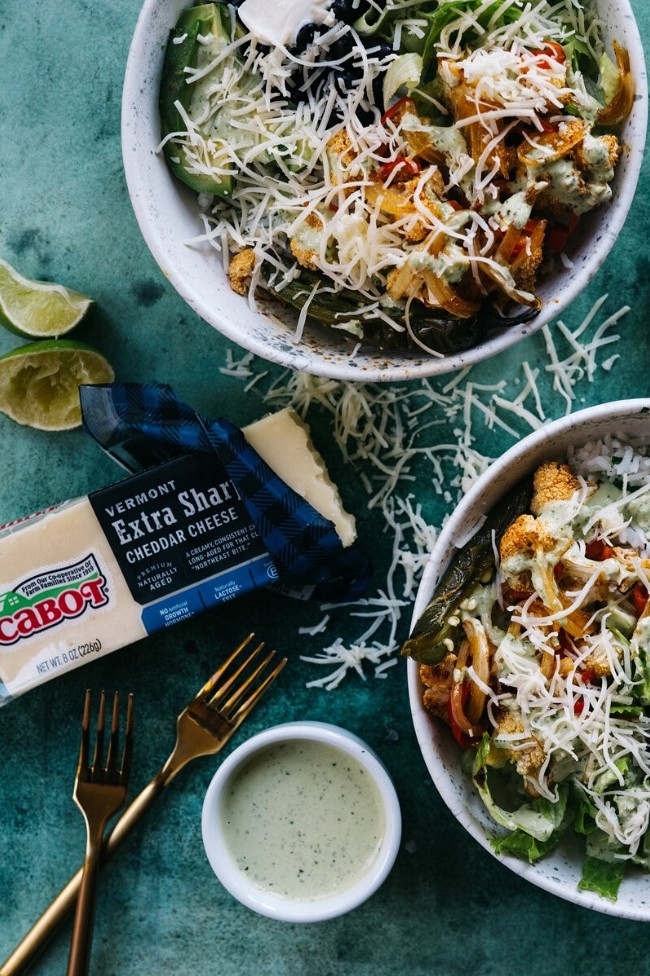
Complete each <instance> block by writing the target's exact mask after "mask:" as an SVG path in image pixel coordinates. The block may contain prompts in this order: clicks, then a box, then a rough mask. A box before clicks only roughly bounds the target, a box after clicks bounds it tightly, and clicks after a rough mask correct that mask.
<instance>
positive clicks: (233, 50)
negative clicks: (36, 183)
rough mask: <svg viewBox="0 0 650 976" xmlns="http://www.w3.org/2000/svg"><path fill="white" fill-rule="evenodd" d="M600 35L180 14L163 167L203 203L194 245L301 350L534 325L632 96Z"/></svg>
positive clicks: (571, 0)
mask: <svg viewBox="0 0 650 976" xmlns="http://www.w3.org/2000/svg"><path fill="white" fill-rule="evenodd" d="M601 27H602V24H601V23H600V22H599V21H598V19H597V16H596V12H595V8H594V7H592V6H591V0H583V2H579V0H446V2H441V0H385V2H381V3H380V2H377V0H294V2H289V0H277V2H275V3H269V2H268V0H244V2H242V3H240V4H225V3H208V4H201V5H199V6H194V7H189V8H188V9H186V10H185V11H183V13H182V14H181V16H180V19H179V21H178V23H177V24H176V27H175V29H174V30H173V31H172V32H171V35H170V38H169V43H168V46H167V51H166V57H165V62H164V67H163V75H162V81H161V88H160V116H161V131H162V142H161V146H160V149H161V151H162V152H164V155H165V158H166V160H167V162H168V164H169V166H170V168H171V170H172V171H173V173H174V174H175V175H176V176H177V177H178V178H179V179H180V180H182V181H183V182H184V183H186V184H187V185H188V186H189V187H191V188H192V189H193V190H195V191H196V192H197V193H198V194H199V203H200V207H201V215H202V221H203V229H202V230H203V232H202V233H200V231H201V228H200V225H197V238H196V240H197V241H209V242H210V243H211V244H212V245H214V247H215V249H216V250H217V251H218V252H220V255H221V260H222V262H223V265H224V267H225V269H226V272H227V274H228V278H229V281H230V285H231V287H232V288H233V289H234V291H236V292H238V293H240V294H242V295H245V296H248V300H249V302H250V303H251V305H252V306H253V307H256V302H257V301H258V300H259V299H260V298H267V297H268V296H271V297H272V298H274V299H277V300H280V302H283V303H284V302H286V303H288V304H289V305H291V306H292V307H294V308H296V309H299V314H298V324H297V338H299V337H300V334H301V332H302V329H303V328H304V326H305V324H306V322H307V321H318V322H320V323H322V324H324V325H326V326H328V327H330V328H331V329H333V330H337V334H338V335H339V336H345V337H348V338H349V339H350V341H351V342H353V343H357V344H364V345H368V346H371V347H373V346H374V347H379V348H385V349H402V350H404V349H413V348H417V349H418V350H424V351H425V352H427V353H431V354H432V355H444V354H446V353H451V352H458V351H460V350H463V349H467V348H470V347H471V346H474V345H476V344H477V343H478V342H480V341H482V340H483V339H484V338H485V337H486V336H487V335H489V334H490V333H491V332H493V331H494V330H495V329H499V328H503V327H506V326H507V325H509V324H513V323H515V322H522V321H526V320H527V319H529V318H532V317H534V316H535V315H536V314H537V312H538V310H539V308H540V299H539V297H538V294H537V285H538V281H539V280H540V278H541V277H542V276H545V275H548V274H552V273H553V271H554V269H560V270H561V269H562V267H563V264H564V265H567V266H569V265H570V260H569V258H568V257H567V256H566V251H567V249H568V248H569V246H570V242H571V240H572V235H576V228H578V227H579V225H580V223H581V221H583V219H584V216H585V214H588V212H589V211H590V210H593V209H594V208H596V207H599V206H601V205H603V204H606V203H607V201H608V199H609V198H610V197H611V194H612V186H611V184H612V180H613V178H614V174H615V168H616V164H617V160H618V158H619V155H620V153H621V148H622V147H621V144H620V141H619V135H617V131H618V130H619V128H620V124H621V123H622V122H623V121H624V120H625V119H626V117H627V116H628V115H629V113H630V111H631V108H632V103H633V100H634V84H633V79H632V77H631V71H630V63H629V56H628V54H627V51H626V50H625V49H624V48H623V47H622V46H620V45H619V44H617V43H616V42H614V44H613V48H612V50H611V51H606V50H605V48H604V44H603V41H602V33H601ZM619 134H620V133H619ZM567 242H569V243H567ZM190 243H191V242H190Z"/></svg>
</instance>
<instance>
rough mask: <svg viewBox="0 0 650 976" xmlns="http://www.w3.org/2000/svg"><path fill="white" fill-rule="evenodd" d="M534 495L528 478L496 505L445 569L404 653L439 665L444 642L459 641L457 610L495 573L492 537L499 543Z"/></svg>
mask: <svg viewBox="0 0 650 976" xmlns="http://www.w3.org/2000/svg"><path fill="white" fill-rule="evenodd" d="M531 495H532V483H531V482H530V480H529V479H526V480H525V481H522V482H519V483H518V484H517V485H515V487H514V488H513V489H512V490H511V491H510V492H508V494H507V495H505V496H504V497H503V498H502V499H501V500H500V501H499V502H498V503H497V504H496V505H494V506H493V508H492V509H491V510H490V513H489V515H488V517H487V519H486V520H485V522H484V523H483V525H482V526H481V527H480V529H478V531H477V532H476V533H475V535H474V536H472V538H471V539H470V540H469V542H467V543H466V544H465V545H464V546H463V548H462V549H459V550H458V552H457V553H456V555H455V556H454V558H453V559H452V561H451V562H450V564H449V566H448V568H447V569H446V570H445V572H444V574H443V576H442V579H441V580H440V582H439V583H438V586H437V587H436V590H435V592H434V594H433V597H432V599H431V601H430V603H429V605H428V606H427V608H426V609H425V610H424V612H423V613H422V616H421V617H420V618H419V620H418V621H417V623H416V624H415V627H414V628H413V631H412V633H411V636H410V637H409V638H408V640H406V641H405V642H404V644H403V645H402V654H404V655H405V656H407V657H412V658H413V659H414V660H415V661H418V662H419V663H420V664H438V663H439V662H440V661H442V660H443V658H444V657H445V655H446V654H447V653H448V651H449V646H448V644H447V643H445V641H449V640H451V641H453V643H454V644H457V643H458V642H459V640H460V639H461V638H462V625H461V624H460V623H459V622H458V617H457V616H456V612H457V610H458V608H459V607H460V604H461V603H462V601H463V600H464V599H465V597H466V596H467V594H468V591H469V590H470V589H471V588H472V587H473V586H474V585H475V584H476V583H479V582H480V581H481V580H483V579H485V578H486V577H488V578H489V577H490V576H493V575H494V548H493V537H494V540H495V541H496V543H497V544H498V543H499V541H500V539H501V537H502V535H503V533H504V532H505V530H506V529H507V528H508V526H509V525H511V524H512V522H514V520H515V519H516V518H517V517H518V516H519V515H522V514H523V513H524V512H526V511H528V507H529V505H530V499H531Z"/></svg>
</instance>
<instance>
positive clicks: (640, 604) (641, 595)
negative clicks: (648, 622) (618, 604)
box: [630, 583, 648, 616]
mask: <svg viewBox="0 0 650 976" xmlns="http://www.w3.org/2000/svg"><path fill="white" fill-rule="evenodd" d="M630 596H631V597H632V603H633V604H634V609H635V610H636V612H637V613H638V615H639V616H641V614H642V613H643V611H644V610H645V608H646V603H647V602H648V591H647V590H646V588H645V586H644V585H643V583H635V584H634V586H633V587H632V590H631V591H630Z"/></svg>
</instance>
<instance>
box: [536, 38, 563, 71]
mask: <svg viewBox="0 0 650 976" xmlns="http://www.w3.org/2000/svg"><path fill="white" fill-rule="evenodd" d="M545 51H548V54H549V57H550V58H553V60H554V61H557V62H558V64H564V63H565V61H566V54H565V53H564V48H563V47H562V45H561V44H559V43H558V42H557V41H545V42H544V46H543V47H542V48H541V50H539V51H533V54H534V55H535V56H536V57H537V58H538V59H539V60H538V62H537V65H538V67H540V68H546V69H549V68H550V67H551V62H550V61H549V60H547V59H546V58H542V57H541V56H540V55H542V54H544V52H545Z"/></svg>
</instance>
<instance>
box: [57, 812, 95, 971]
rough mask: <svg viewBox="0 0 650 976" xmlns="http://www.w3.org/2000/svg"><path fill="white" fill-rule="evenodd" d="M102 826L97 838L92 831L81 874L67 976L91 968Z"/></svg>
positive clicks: (89, 835)
mask: <svg viewBox="0 0 650 976" xmlns="http://www.w3.org/2000/svg"><path fill="white" fill-rule="evenodd" d="M103 827H104V825H103V824H101V825H100V828H101V829H99V830H98V832H97V834H96V835H94V836H93V835H92V834H91V832H90V831H89V834H88V846H87V849H86V860H85V861H84V866H83V868H82V872H81V885H80V887H79V896H78V898H77V909H76V911H75V916H74V925H73V926H72V938H71V940H70V954H69V956H68V968H67V970H66V976H86V973H87V972H88V970H89V968H90V950H91V947H92V942H93V923H94V921H95V907H96V905H97V882H98V880H99V863H100V857H101V849H102V834H103V832H104V831H103Z"/></svg>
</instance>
